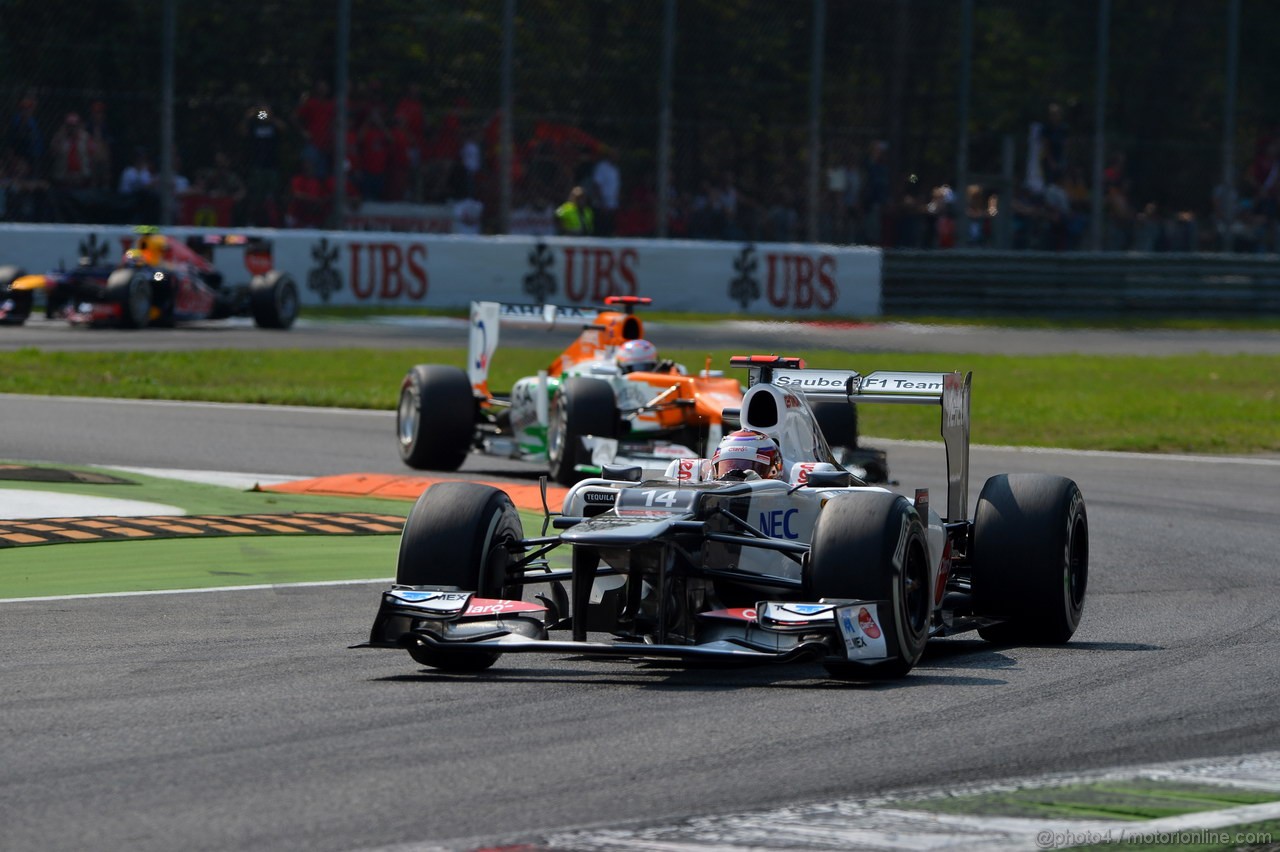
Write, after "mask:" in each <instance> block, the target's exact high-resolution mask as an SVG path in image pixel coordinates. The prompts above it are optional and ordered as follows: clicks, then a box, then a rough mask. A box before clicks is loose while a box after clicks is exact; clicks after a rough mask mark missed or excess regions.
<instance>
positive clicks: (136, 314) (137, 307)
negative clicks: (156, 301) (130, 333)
mask: <svg viewBox="0 0 1280 852" xmlns="http://www.w3.org/2000/svg"><path fill="white" fill-rule="evenodd" d="M153 274H154V273H153V271H152V270H150V269H117V270H115V271H114V272H112V273H111V275H110V276H109V277H108V278H107V301H108V302H115V303H117V304H119V305H120V325H121V326H122V327H124V328H144V327H145V326H146V325H147V322H148V321H150V319H151V300H152V297H153V291H152V289H151V279H152V275H153Z"/></svg>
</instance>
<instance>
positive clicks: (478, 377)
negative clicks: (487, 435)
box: [467, 302, 599, 396]
mask: <svg viewBox="0 0 1280 852" xmlns="http://www.w3.org/2000/svg"><path fill="white" fill-rule="evenodd" d="M598 315H599V311H598V310H593V309H590V308H575V307H564V306H560V305H511V304H505V303H502V302H472V303H471V328H470V333H469V336H468V340H467V378H469V379H470V380H471V387H473V388H475V389H476V390H478V391H480V392H482V393H484V394H485V395H486V396H488V390H487V382H488V380H489V363H490V362H491V361H492V360H493V353H494V352H495V351H496V350H497V348H498V329H499V327H500V326H502V325H512V324H514V325H519V326H525V327H533V328H536V327H538V326H545V327H546V329H547V330H548V331H550V330H552V329H554V328H555V327H556V324H557V323H560V322H573V323H579V324H580V323H589V322H593V321H594V320H595V319H596V317H597V316H598Z"/></svg>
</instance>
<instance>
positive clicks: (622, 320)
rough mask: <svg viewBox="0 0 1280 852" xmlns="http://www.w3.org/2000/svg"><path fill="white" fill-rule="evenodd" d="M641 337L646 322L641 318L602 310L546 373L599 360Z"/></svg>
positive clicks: (549, 373) (560, 371)
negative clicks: (629, 341)
mask: <svg viewBox="0 0 1280 852" xmlns="http://www.w3.org/2000/svg"><path fill="white" fill-rule="evenodd" d="M642 337H644V322H643V321H641V319H640V317H638V316H636V315H635V314H625V313H621V312H619V311H601V312H600V313H599V314H598V315H597V316H596V321H595V322H594V323H592V324H591V326H590V327H589V328H586V329H584V330H583V332H582V334H580V335H578V339H577V340H575V341H573V343H570V344H569V346H568V347H567V348H566V349H565V350H564V352H561V353H560V355H559V356H558V357H557V358H556V360H554V361H552V362H551V367H550V368H549V369H548V370H547V375H550V376H559V375H562V374H563V373H564V372H565V371H566V370H568V369H569V368H570V367H572V366H573V365H574V364H581V363H582V362H584V361H596V360H599V359H601V358H604V357H606V356H607V355H608V353H609V352H610V351H612V350H613V349H616V348H617V347H619V346H621V345H622V344H624V343H626V342H627V341H628V340H639V339H640V338H642Z"/></svg>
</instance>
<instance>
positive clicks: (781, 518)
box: [760, 509, 800, 538]
mask: <svg viewBox="0 0 1280 852" xmlns="http://www.w3.org/2000/svg"><path fill="white" fill-rule="evenodd" d="M799 511H800V510H799V509H774V510H773V511H771V512H761V513H760V530H761V531H762V532H763V533H764V534H765V535H767V536H769V537H770V538H799V537H800V533H798V532H796V531H795V530H793V529H791V519H792V518H793V517H794V516H795V515H796V514H797V513H798V512H799Z"/></svg>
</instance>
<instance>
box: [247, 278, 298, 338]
mask: <svg viewBox="0 0 1280 852" xmlns="http://www.w3.org/2000/svg"><path fill="white" fill-rule="evenodd" d="M298 305H299V302H298V285H297V284H295V283H293V278H292V277H291V276H289V275H288V274H286V273H284V272H280V271H279V270H272V271H271V272H268V273H267V274H266V275H255V276H254V277H253V280H252V281H250V282H249V307H250V309H251V310H252V311H253V322H254V324H255V325H256V326H258V327H259V328H278V329H286V328H289V327H291V326H292V325H293V323H294V321H295V320H296V319H297V318H298Z"/></svg>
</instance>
